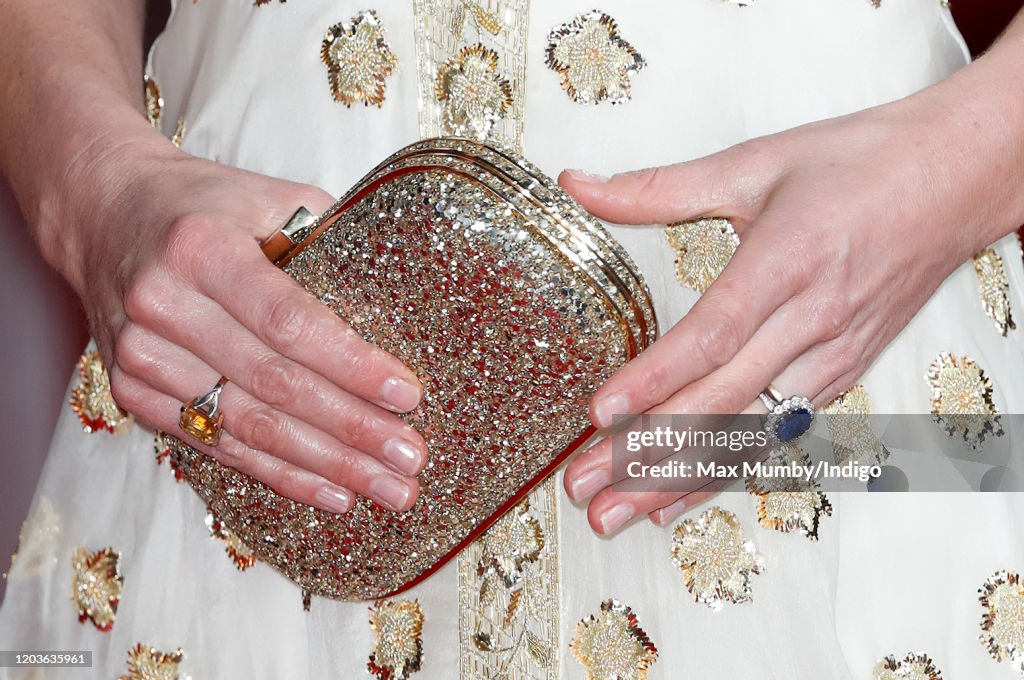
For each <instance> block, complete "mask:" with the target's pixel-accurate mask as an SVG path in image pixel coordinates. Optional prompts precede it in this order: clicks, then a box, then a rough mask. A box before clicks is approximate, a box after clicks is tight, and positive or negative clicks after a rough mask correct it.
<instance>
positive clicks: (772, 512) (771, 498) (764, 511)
mask: <svg viewBox="0 0 1024 680" xmlns="http://www.w3.org/2000/svg"><path fill="white" fill-rule="evenodd" d="M810 464H811V458H810V456H808V455H807V453H806V452H805V451H804V450H803V449H801V448H800V447H799V446H798V445H797V444H785V445H783V446H780V447H779V448H777V449H775V450H774V451H772V453H771V454H770V455H769V456H768V459H767V460H766V461H765V466H764V467H762V469H766V468H769V469H770V468H772V467H787V468H788V467H790V466H792V465H799V466H809V465H810ZM819 489H820V487H819V485H818V483H817V482H816V481H815V480H813V479H811V480H807V479H804V478H795V477H792V476H781V475H780V476H777V477H771V478H768V477H766V476H759V477H757V476H751V477H747V491H748V492H749V493H751V494H752V495H754V496H755V497H756V498H757V515H758V518H759V519H760V521H761V526H763V527H764V528H766V529H774V530H776V531H781V532H783V533H789V532H791V531H794V530H796V531H798V532H800V533H801V534H803V535H804V536H806V537H807V538H809V539H811V540H813V541H816V540H818V527H819V525H820V523H821V518H822V516H830V515H831V514H832V504H831V503H829V501H828V497H827V496H826V495H825V494H824V493H823V492H822V491H820V490H819Z"/></svg>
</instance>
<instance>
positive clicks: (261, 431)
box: [235, 407, 284, 451]
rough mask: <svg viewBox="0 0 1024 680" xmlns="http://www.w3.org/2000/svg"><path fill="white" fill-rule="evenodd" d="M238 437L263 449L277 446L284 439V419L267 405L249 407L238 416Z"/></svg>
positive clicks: (268, 449) (252, 445)
mask: <svg viewBox="0 0 1024 680" xmlns="http://www.w3.org/2000/svg"><path fill="white" fill-rule="evenodd" d="M236 422H237V424H236V426H235V427H236V428H237V430H238V438H239V439H241V440H242V441H244V442H246V443H247V444H249V446H251V447H253V448H255V449H260V450H262V451H270V450H274V449H276V448H277V445H278V444H279V443H280V442H281V441H282V436H283V429H284V421H283V420H282V419H281V417H280V416H279V415H278V413H277V412H276V411H274V410H272V409H269V408H265V407H256V408H252V409H249V410H248V412H247V413H245V414H244V415H242V416H241V417H239V418H237V420H236Z"/></svg>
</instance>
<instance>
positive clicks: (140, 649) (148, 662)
mask: <svg viewBox="0 0 1024 680" xmlns="http://www.w3.org/2000/svg"><path fill="white" fill-rule="evenodd" d="M184 656H185V652H184V651H182V650H181V649H180V648H179V649H177V650H176V651H174V652H171V653H170V654H168V653H167V652H161V651H159V650H157V649H154V648H152V647H148V646H146V645H144V644H142V643H141V642H140V643H139V644H137V645H135V646H134V647H132V648H131V649H129V650H128V673H127V674H126V675H122V676H121V677H120V678H118V680H178V679H179V677H180V676H181V670H180V667H181V660H182V659H183V658H184Z"/></svg>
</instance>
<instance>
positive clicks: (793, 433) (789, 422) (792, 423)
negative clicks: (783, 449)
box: [775, 408, 814, 443]
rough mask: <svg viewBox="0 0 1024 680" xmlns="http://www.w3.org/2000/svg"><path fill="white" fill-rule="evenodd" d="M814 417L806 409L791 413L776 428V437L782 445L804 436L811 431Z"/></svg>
mask: <svg viewBox="0 0 1024 680" xmlns="http://www.w3.org/2000/svg"><path fill="white" fill-rule="evenodd" d="M813 421H814V416H813V415H812V414H811V412H810V411H808V410H807V409H805V408H801V409H797V410H795V411H790V412H789V413H787V414H786V416H785V417H784V418H783V419H782V422H780V423H779V424H778V426H776V428H775V436H776V437H777V438H778V440H779V441H780V442H782V443H786V442H791V441H793V440H794V439H799V438H800V437H802V436H804V433H806V432H807V430H809V429H811V423H812V422H813Z"/></svg>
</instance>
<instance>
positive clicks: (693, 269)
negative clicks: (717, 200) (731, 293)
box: [665, 219, 740, 293]
mask: <svg viewBox="0 0 1024 680" xmlns="http://www.w3.org/2000/svg"><path fill="white" fill-rule="evenodd" d="M665 235H666V236H667V237H668V243H669V245H670V246H672V247H673V248H674V249H675V250H676V253H677V255H676V278H677V279H679V283H681V284H682V285H684V286H686V287H687V288H692V289H693V290H695V291H697V292H698V293H703V292H704V291H706V290H707V289H708V288H709V287H710V286H711V284H712V283H714V282H715V279H717V278H718V276H719V275H720V274H721V273H722V270H723V269H725V265H727V264H729V260H731V259H732V256H733V254H734V253H735V252H736V248H738V247H739V245H740V237H739V236H737V235H736V232H735V231H734V230H733V228H732V224H730V223H729V220H724V219H700V220H694V221H692V222H679V223H677V224H673V225H670V226H669V227H668V228H667V229H665Z"/></svg>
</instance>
